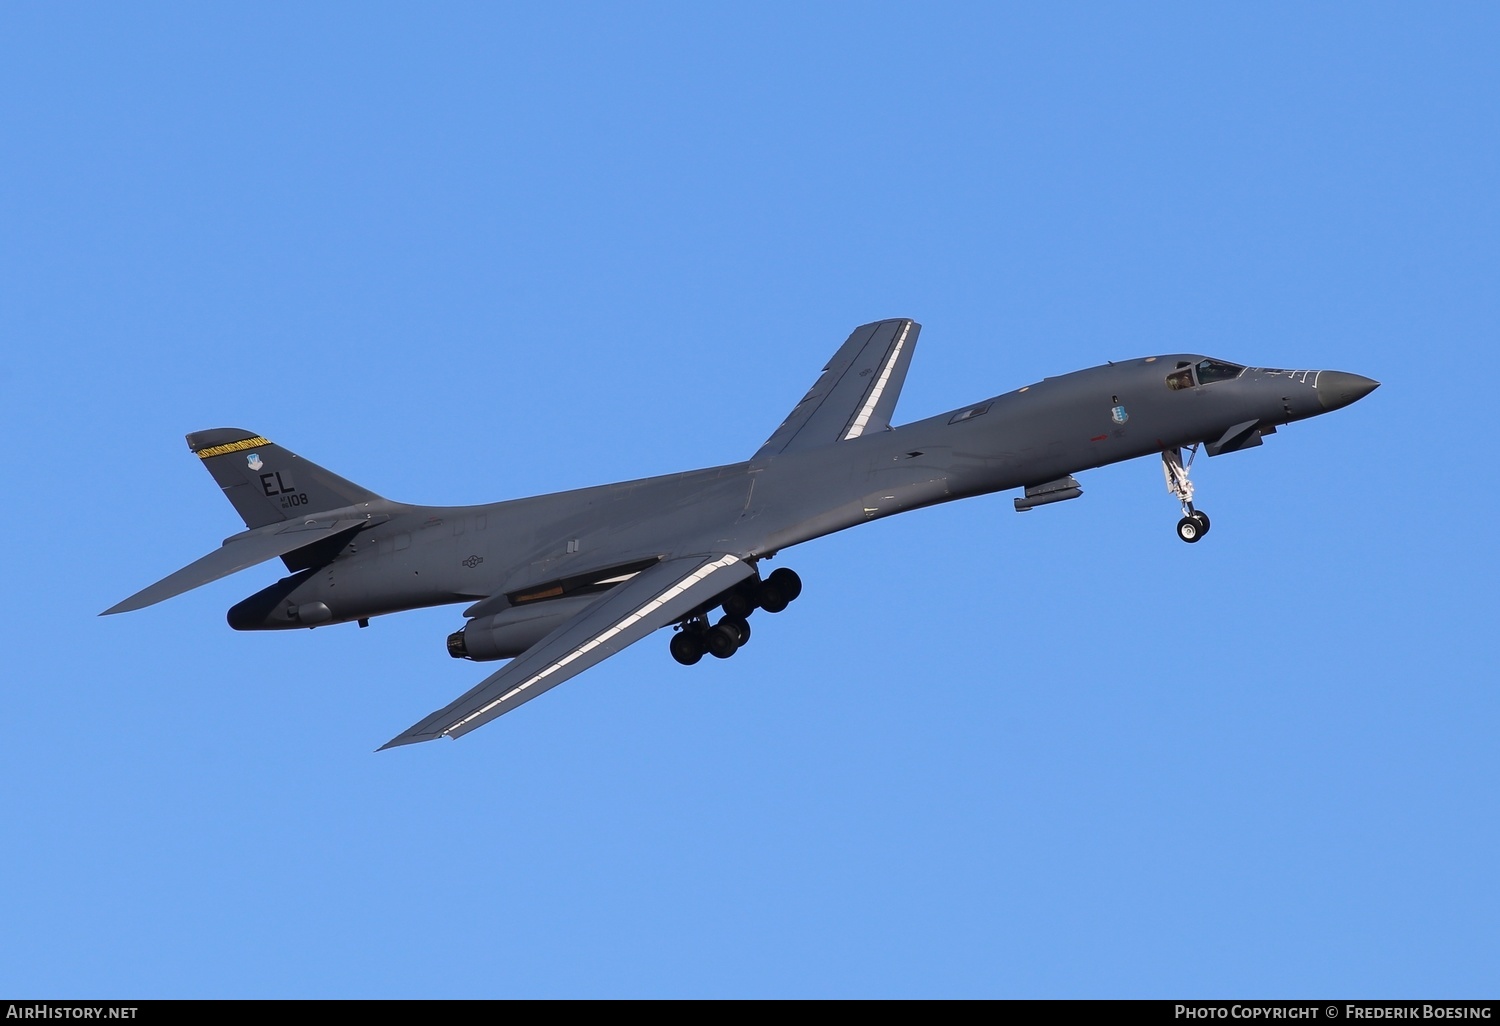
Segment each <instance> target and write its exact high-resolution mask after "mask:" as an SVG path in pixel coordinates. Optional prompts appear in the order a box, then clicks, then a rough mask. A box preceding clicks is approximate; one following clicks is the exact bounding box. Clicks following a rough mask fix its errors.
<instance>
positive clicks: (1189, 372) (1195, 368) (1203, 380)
mask: <svg viewBox="0 0 1500 1026" xmlns="http://www.w3.org/2000/svg"><path fill="white" fill-rule="evenodd" d="M1243 373H1245V368H1243V367H1241V366H1240V365H1239V364H1237V363H1226V362H1225V361H1223V360H1199V361H1198V363H1197V364H1196V365H1194V364H1190V363H1188V362H1186V361H1183V362H1181V363H1179V364H1178V365H1177V369H1176V370H1175V371H1173V372H1172V373H1171V374H1168V375H1167V387H1168V388H1170V389H1173V390H1176V389H1179V388H1192V387H1193V386H1194V385H1208V384H1212V383H1213V382H1215V381H1233V380H1234V379H1235V378H1237V377H1239V376H1240V375H1241V374H1243ZM1195 374H1196V375H1197V377H1196V378H1195V377H1194V375H1195Z"/></svg>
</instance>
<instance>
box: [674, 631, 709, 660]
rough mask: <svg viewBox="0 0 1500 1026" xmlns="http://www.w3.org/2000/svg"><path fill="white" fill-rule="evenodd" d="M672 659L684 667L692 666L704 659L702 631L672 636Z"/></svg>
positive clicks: (679, 633) (683, 632)
mask: <svg viewBox="0 0 1500 1026" xmlns="http://www.w3.org/2000/svg"><path fill="white" fill-rule="evenodd" d="M669 647H670V648H671V650H672V658H673V659H676V660H677V661H678V662H679V663H681V664H682V665H683V666H692V665H693V664H694V663H696V662H697V661H698V660H699V659H702V658H703V634H702V632H701V631H678V632H677V633H676V634H674V635H672V644H671V645H670V646H669Z"/></svg>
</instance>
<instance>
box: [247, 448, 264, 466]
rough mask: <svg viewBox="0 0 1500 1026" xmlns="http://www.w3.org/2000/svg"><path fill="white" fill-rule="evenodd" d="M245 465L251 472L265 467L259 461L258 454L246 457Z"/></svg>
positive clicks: (253, 453)
mask: <svg viewBox="0 0 1500 1026" xmlns="http://www.w3.org/2000/svg"><path fill="white" fill-rule="evenodd" d="M245 463H246V464H248V465H249V467H250V469H251V470H259V469H260V468H261V467H264V466H265V464H264V463H262V462H261V461H260V453H258V452H252V453H251V454H250V455H249V456H246V457H245Z"/></svg>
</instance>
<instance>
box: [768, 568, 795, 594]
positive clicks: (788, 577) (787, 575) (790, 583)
mask: <svg viewBox="0 0 1500 1026" xmlns="http://www.w3.org/2000/svg"><path fill="white" fill-rule="evenodd" d="M766 583H767V584H769V585H771V587H773V588H775V589H776V590H777V591H779V592H780V593H781V595H782V597H783V598H785V599H786V600H787V601H788V602H795V601H797V596H798V595H801V594H802V578H800V577H798V576H797V574H796V572H795V571H793V570H790V569H788V568H787V567H782V568H781V569H780V570H776V571H774V572H772V574H771V576H770V577H768V578H766Z"/></svg>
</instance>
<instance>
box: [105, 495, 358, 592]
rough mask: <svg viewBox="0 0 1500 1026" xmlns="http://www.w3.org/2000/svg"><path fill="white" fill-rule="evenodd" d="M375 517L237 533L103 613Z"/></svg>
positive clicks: (185, 588) (248, 564) (231, 570)
mask: <svg viewBox="0 0 1500 1026" xmlns="http://www.w3.org/2000/svg"><path fill="white" fill-rule="evenodd" d="M375 519H376V518H375V517H371V516H360V517H354V518H348V519H338V520H308V521H305V522H299V523H295V524H285V525H276V527H274V528H262V529H261V530H258V531H248V532H246V533H244V534H237V535H235V536H234V537H233V538H230V539H229V540H227V541H226V542H224V544H223V546H222V547H220V548H218V549H216V550H214V551H213V552H210V553H209V554H208V555H206V556H204V557H203V558H202V559H197V560H194V561H193V562H191V563H189V564H188V565H187V566H185V567H183V568H182V569H181V570H179V571H177V572H176V573H175V574H172V575H170V576H168V577H164V578H163V579H161V580H159V581H157V582H156V583H155V584H153V585H151V586H150V587H149V588H145V589H143V590H141V591H138V592H136V593H135V594H134V595H132V596H130V597H129V598H128V599H126V600H125V601H124V602H121V603H119V604H118V605H114V606H111V607H110V608H108V609H106V610H105V611H104V612H102V613H100V614H99V615H100V616H108V615H110V614H111V613H128V612H130V611H131V610H132V609H142V608H144V607H146V606H151V605H155V604H156V603H158V602H161V601H164V600H166V599H169V598H172V597H173V596H174V595H181V594H182V593H183V592H185V591H192V590H193V589H194V588H197V587H201V586H202V585H205V584H209V583H211V582H213V581H217V580H218V579H219V578H221V577H228V576H229V575H230V574H232V573H236V572H237V571H240V570H244V569H245V568H246V567H251V566H254V565H255V564H257V563H264V562H265V561H266V560H268V559H274V558H276V557H277V556H284V555H286V554H287V553H288V552H292V551H293V550H295V549H300V548H302V547H303V546H304V545H311V544H313V543H314V542H319V541H322V540H323V539H325V538H331V537H333V536H334V535H336V534H338V533H339V532H341V531H348V530H352V529H355V528H360V527H364V526H365V525H367V524H370V523H372V522H373V521H375ZM379 519H381V520H384V519H385V517H383V516H382V517H380V518H379Z"/></svg>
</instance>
